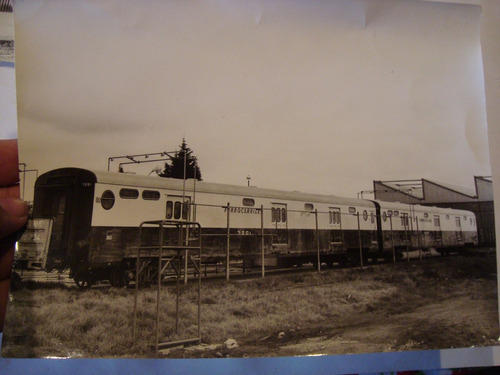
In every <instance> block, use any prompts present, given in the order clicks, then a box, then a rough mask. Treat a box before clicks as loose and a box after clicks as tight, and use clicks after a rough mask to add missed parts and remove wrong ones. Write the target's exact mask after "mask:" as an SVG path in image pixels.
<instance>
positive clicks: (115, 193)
mask: <svg viewBox="0 0 500 375" xmlns="http://www.w3.org/2000/svg"><path fill="white" fill-rule="evenodd" d="M14 13H15V41H16V44H15V48H16V49H15V68H16V81H17V108H18V139H19V161H20V174H21V182H20V184H21V185H20V187H21V194H22V197H23V199H24V200H26V201H27V202H29V205H30V220H29V222H28V224H27V227H26V230H25V231H24V234H23V236H22V237H21V238H20V240H19V242H18V244H17V249H16V256H15V264H14V276H13V279H12V283H11V292H10V296H9V303H8V309H7V316H6V323H5V329H4V333H3V342H2V346H1V348H2V356H3V357H8V358H10V357H17V358H227V357H231V358H244V357H245V358H246V357H278V356H309V355H337V354H352V353H379V352H395V351H411V350H436V349H448V348H468V347H473V346H474V347H484V346H493V345H496V344H497V343H498V341H497V340H498V337H499V330H498V328H499V327H498V299H497V261H496V246H495V220H494V213H493V187H492V183H493V182H492V177H491V174H492V173H491V167H490V156H489V145H488V128H487V119H486V109H485V88H484V76H483V65H482V56H481V42H480V17H481V8H480V7H479V6H475V5H466V4H443V3H435V2H425V1H417V0H407V1H401V0H377V1H372V0H371V1H357V0H328V1H325V0H315V1H299V0H293V1H288V2H279V1H274V0H271V1H267V0H266V1H223V0H222V1H195V2H192V1H189V2H188V1H173V0H172V1H171V0H168V1H153V0H151V1H141V2H137V1H131V0H126V1H123V0H121V1H117V0H109V1H104V2H97V1H92V0H85V1H62V0H46V1H40V2H28V1H18V2H16V3H15V6H14Z"/></svg>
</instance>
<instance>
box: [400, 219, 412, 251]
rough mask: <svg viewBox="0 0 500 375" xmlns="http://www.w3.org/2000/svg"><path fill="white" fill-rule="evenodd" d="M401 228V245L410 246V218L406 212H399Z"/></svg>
mask: <svg viewBox="0 0 500 375" xmlns="http://www.w3.org/2000/svg"><path fill="white" fill-rule="evenodd" d="M401 226H402V227H403V243H404V244H405V245H406V246H409V245H410V244H411V239H410V238H411V237H410V236H411V232H410V230H411V229H410V218H409V216H408V213H407V212H401Z"/></svg>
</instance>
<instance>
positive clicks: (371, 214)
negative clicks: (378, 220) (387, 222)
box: [370, 212, 375, 224]
mask: <svg viewBox="0 0 500 375" xmlns="http://www.w3.org/2000/svg"><path fill="white" fill-rule="evenodd" d="M370 221H371V222H372V224H373V223H375V214H374V213H373V212H371V213H370Z"/></svg>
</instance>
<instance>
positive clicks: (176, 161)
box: [158, 138, 202, 181]
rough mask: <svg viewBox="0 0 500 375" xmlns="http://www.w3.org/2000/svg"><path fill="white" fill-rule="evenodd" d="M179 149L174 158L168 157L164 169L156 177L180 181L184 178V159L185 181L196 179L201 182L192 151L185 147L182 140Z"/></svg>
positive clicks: (184, 141)
mask: <svg viewBox="0 0 500 375" xmlns="http://www.w3.org/2000/svg"><path fill="white" fill-rule="evenodd" d="M179 147H180V150H179V151H177V152H176V153H175V155H174V156H170V160H169V161H167V162H166V163H165V169H163V171H162V172H161V173H159V174H158V175H159V176H160V177H170V178H178V179H181V180H182V179H183V178H184V159H186V179H188V178H193V179H194V178H196V179H197V180H198V181H202V179H201V172H200V168H199V167H198V162H197V159H196V157H195V156H193V150H191V149H190V148H189V147H188V146H187V143H186V140H185V139H184V138H182V144H181V145H180V146H179Z"/></svg>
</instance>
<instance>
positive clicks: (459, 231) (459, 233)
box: [455, 216, 464, 243]
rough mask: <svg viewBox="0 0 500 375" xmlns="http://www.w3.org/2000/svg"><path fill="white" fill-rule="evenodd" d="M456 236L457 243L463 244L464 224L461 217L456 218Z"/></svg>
mask: <svg viewBox="0 0 500 375" xmlns="http://www.w3.org/2000/svg"><path fill="white" fill-rule="evenodd" d="M455 236H456V238H457V242H458V243H460V242H463V240H464V239H463V236H462V222H461V221H460V217H459V216H456V217H455Z"/></svg>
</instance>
